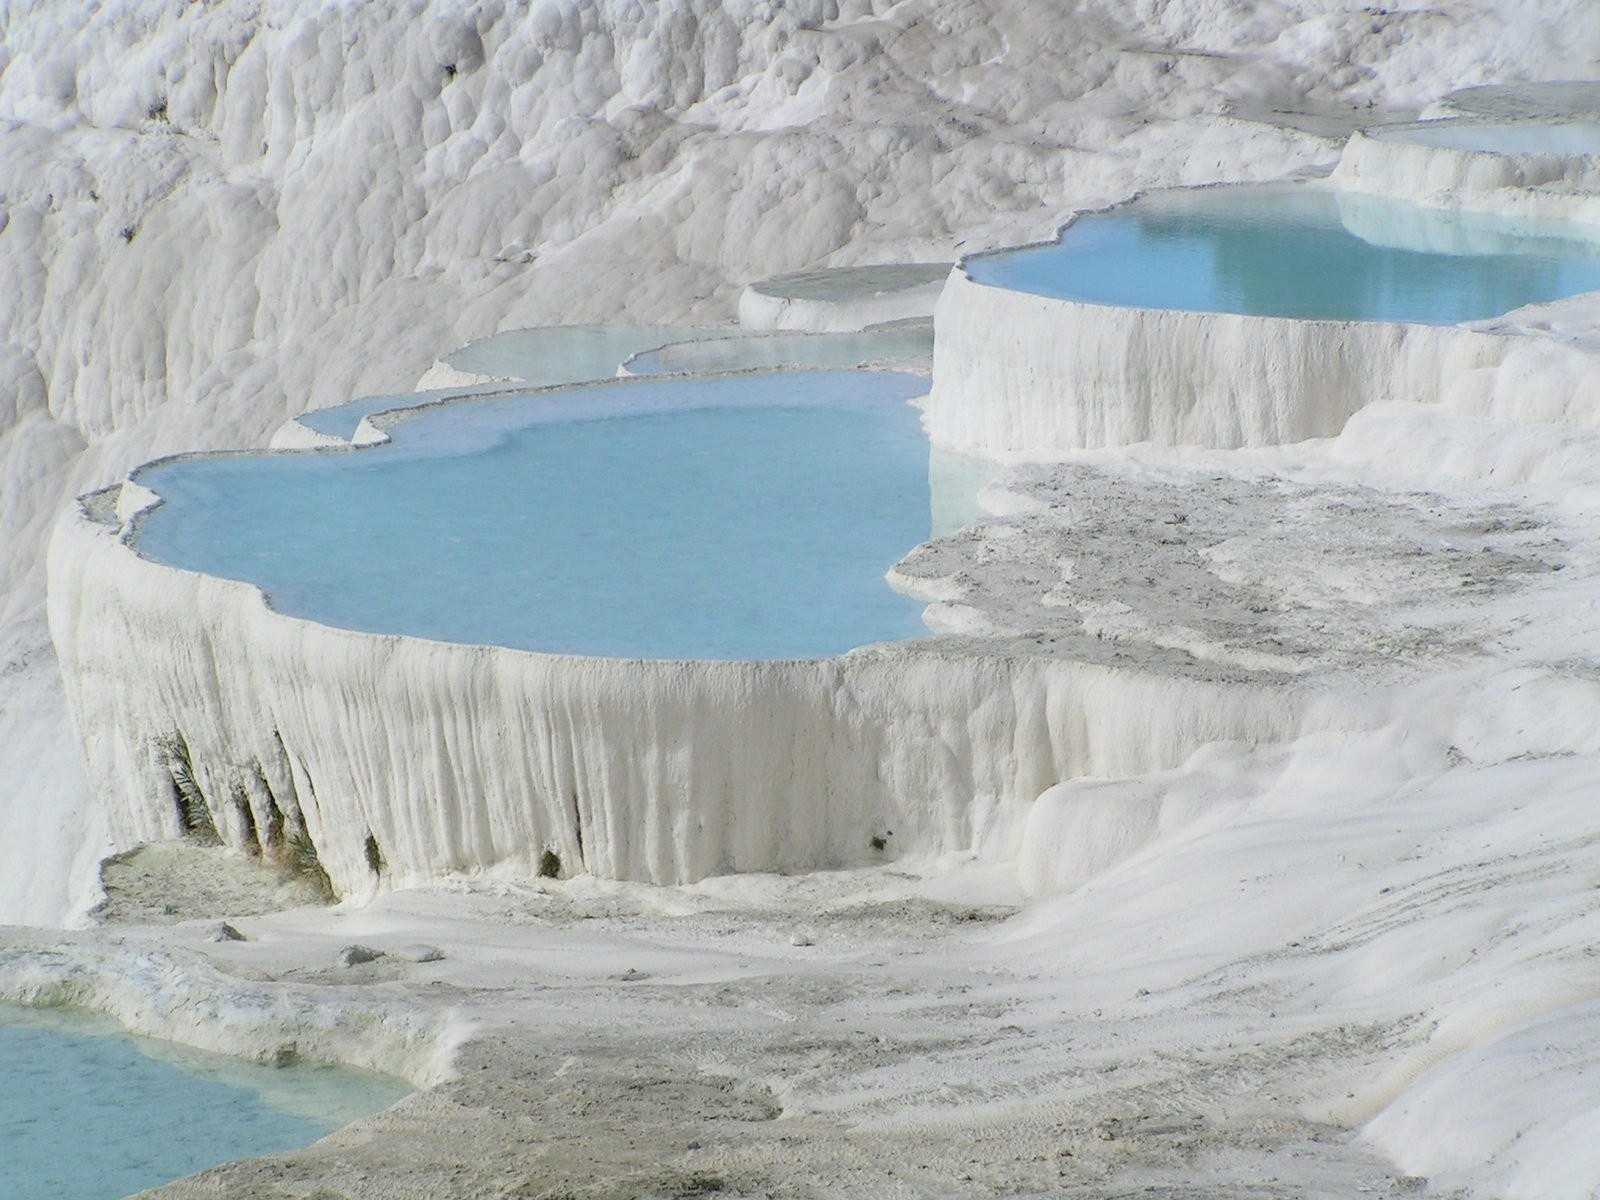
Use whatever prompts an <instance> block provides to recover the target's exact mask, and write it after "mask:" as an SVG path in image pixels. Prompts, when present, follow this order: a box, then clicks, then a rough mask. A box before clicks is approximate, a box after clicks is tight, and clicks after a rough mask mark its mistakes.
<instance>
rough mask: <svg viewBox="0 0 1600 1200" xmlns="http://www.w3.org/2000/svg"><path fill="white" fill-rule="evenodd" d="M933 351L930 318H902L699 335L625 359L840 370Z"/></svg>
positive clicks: (652, 370) (640, 367) (676, 366)
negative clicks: (879, 324) (834, 327)
mask: <svg viewBox="0 0 1600 1200" xmlns="http://www.w3.org/2000/svg"><path fill="white" fill-rule="evenodd" d="M932 357H933V323H932V322H931V321H916V322H906V323H904V324H898V325H892V326H888V327H886V328H881V329H872V330H867V331H864V332H861V333H769V334H757V335H748V334H747V335H745V336H742V337H721V338H703V339H700V340H697V341H688V342H674V343H672V344H670V345H666V346H660V347H657V348H654V349H651V350H646V351H644V352H642V353H640V354H637V355H635V356H634V357H633V358H631V359H629V360H628V370H629V371H631V372H632V373H633V374H635V375H671V374H676V373H679V372H684V373H709V372H716V371H771V370H778V369H782V368H789V369H791V370H792V369H798V368H804V369H806V370H817V371H826V370H841V369H845V368H849V367H858V366H864V365H865V364H867V363H889V362H894V363H896V364H897V365H902V364H906V363H909V362H913V361H921V360H929V359H932Z"/></svg>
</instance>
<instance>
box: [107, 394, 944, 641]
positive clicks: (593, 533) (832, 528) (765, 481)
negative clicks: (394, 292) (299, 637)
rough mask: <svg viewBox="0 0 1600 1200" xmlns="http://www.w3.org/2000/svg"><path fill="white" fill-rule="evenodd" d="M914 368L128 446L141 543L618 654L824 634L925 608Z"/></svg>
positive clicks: (912, 626)
mask: <svg viewBox="0 0 1600 1200" xmlns="http://www.w3.org/2000/svg"><path fill="white" fill-rule="evenodd" d="M925 390H926V383H925V381H922V380H919V379H916V378H912V377H909V376H905V375H897V374H887V373H872V372H854V371H850V372H846V371H838V372H828V371H807V372H794V373H782V374H772V375H757V376H746V377H737V378H723V379H711V380H694V379H686V380H676V379H674V380H662V381H640V382H631V383H613V384H608V385H600V386H595V387H588V388H577V389H572V390H570V391H564V392H559V393H554V394H546V395H544V396H538V397H518V398H495V399H488V400H477V401H469V402H463V403H458V404H452V405H446V406H443V407H438V408H434V409H431V410H426V411H423V412H420V413H418V414H417V415H414V416H413V417H412V418H411V419H409V420H407V421H405V422H402V423H400V424H398V425H395V426H394V427H393V428H392V431H391V432H392V435H393V442H392V443H391V444H390V445H387V446H381V447H377V448H374V449H369V450H361V451H331V452H320V453H315V452H313V453H287V454H250V455H231V456H210V457H201V458H194V459H188V460H179V461H173V462H168V463H164V464H159V465H157V466H154V467H151V468H146V469H144V470H143V471H141V472H140V473H139V475H138V479H139V481H140V482H142V483H143V484H145V485H146V486H147V487H149V488H151V489H152V490H154V491H155V492H157V493H158V494H160V495H161V496H162V497H163V498H164V500H165V503H164V504H162V505H160V506H159V507H157V508H156V509H155V510H153V511H152V512H150V513H149V514H148V515H147V516H146V518H145V519H144V521H143V522H142V524H141V526H140V528H139V530H138V533H137V542H136V545H137V548H138V550H139V552H140V553H141V554H143V555H144V556H146V557H148V558H151V559H154V560H155V561H158V562H162V563H166V564H169V565H171V566H176V567H183V568H187V569H190V570H195V571H201V572H205V573H207V574H211V575H219V576H223V577H226V578H230V579H239V580H245V581H248V582H251V583H254V584H257V585H259V586H260V587H261V588H263V589H264V590H265V591H266V593H267V594H268V596H269V597H270V599H271V601H272V603H273V605H274V606H275V607H277V608H278V609H280V610H281V611H284V612H286V613H291V614H294V615H296V616H302V617H306V618H309V619H311V620H314V621H320V622H322V623H324V624H328V625H335V626H342V627H345V628H351V629H361V630H367V631H371V632H378V633H399V634H409V635H412V636H417V637H425V638H434V639H438V640H443V641H451V642H467V643H490V644H495V645H502V646H511V647H516V648H521V649H528V650H543V651H553V652H563V653H577V654H590V655H604V656H611V657H625V658H634V657H648V658H709V659H781V658H799V657H820V656H827V655H833V654H838V653H841V652H843V651H845V650H849V649H851V648H853V647H856V646H861V645H865V644H868V643H872V642H879V641H887V640H898V639H902V638H908V637H914V636H917V635H919V634H923V633H925V632H926V629H925V627H924V626H923V625H922V622H921V615H920V614H921V611H922V607H923V606H922V604H921V603H920V602H917V601H914V600H911V599H910V598H908V597H906V596H903V595H901V594H899V593H897V592H895V591H894V590H893V589H891V588H890V587H889V586H888V584H887V583H886V582H885V580H884V573H885V572H886V571H887V570H888V569H889V568H890V567H891V566H893V565H894V563H895V562H896V561H898V560H899V559H900V558H901V557H902V556H903V555H904V554H905V553H906V552H907V551H909V550H910V549H912V548H913V547H914V546H915V545H917V543H919V542H921V541H923V540H925V539H926V538H927V537H928V534H929V528H930V499H929V488H928V443H927V440H926V438H925V437H924V435H923V433H922V428H921V422H920V419H919V414H918V412H917V410H916V409H915V408H913V407H912V406H911V405H910V404H909V403H908V401H909V400H911V399H912V398H913V397H915V396H918V395H920V394H921V393H922V392H923V391H925Z"/></svg>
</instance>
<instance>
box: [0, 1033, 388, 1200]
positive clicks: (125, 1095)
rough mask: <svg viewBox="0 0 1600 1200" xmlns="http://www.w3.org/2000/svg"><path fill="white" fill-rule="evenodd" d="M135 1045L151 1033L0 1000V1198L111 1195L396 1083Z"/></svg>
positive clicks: (363, 1104) (339, 1117) (218, 1157)
mask: <svg viewBox="0 0 1600 1200" xmlns="http://www.w3.org/2000/svg"><path fill="white" fill-rule="evenodd" d="M141 1046H143V1047H145V1048H146V1049H156V1048H158V1047H159V1046H160V1044H158V1043H152V1042H148V1041H140V1042H135V1041H134V1040H133V1039H131V1038H128V1037H125V1036H117V1035H112V1034H110V1033H108V1032H107V1030H106V1029H105V1023H101V1022H90V1021H88V1020H81V1021H80V1020H68V1019H62V1018H50V1017H40V1016H35V1015H30V1014H27V1013H25V1012H21V1011H18V1010H10V1009H0V1197H5V1200H118V1198H120V1197H123V1196H127V1195H130V1194H131V1193H133V1192H138V1191H143V1190H144V1189H146V1188H151V1187H155V1186H156V1185H158V1184H161V1183H166V1182H169V1181H171V1180H173V1179H178V1178H181V1177H182V1176H184V1175H189V1174H193V1173H194V1172H195V1171H200V1170H203V1169H205V1168H206V1167H212V1166H216V1165H217V1164H219V1163H223V1162H228V1161H231V1160H233V1159H237V1158H248V1157H255V1156H258V1155H262V1154H271V1153H275V1152H277V1151H281V1150H290V1149H295V1148H298V1147H300V1146H307V1145H310V1144H311V1143H312V1142H314V1141H316V1140H317V1139H319V1138H321V1137H324V1136H325V1135H327V1134H328V1133H331V1132H332V1131H333V1130H334V1129H336V1128H338V1127H340V1126H341V1125H345V1124H348V1123H349V1122H350V1121H352V1120H354V1119H356V1118H357V1117H359V1116H362V1115H365V1114H366V1113H370V1112H375V1111H377V1110H379V1109H381V1108H385V1107H387V1106H388V1105H390V1104H393V1103H394V1102H395V1101H397V1100H399V1099H400V1098H401V1097H402V1096H404V1095H405V1094H406V1092H407V1091H408V1090H409V1089H408V1088H406V1087H405V1085H404V1084H402V1083H401V1082H400V1081H398V1080H391V1079H386V1078H384V1077H380V1076H371V1075H367V1074H364V1073H361V1072H347V1071H339V1070H335V1069H332V1068H320V1067H291V1068H286V1069H282V1070H273V1069H270V1068H265V1067H256V1066H251V1065H249V1064H245V1063H239V1062H235V1061H233V1060H229V1059H225V1058H221V1057H219V1056H216V1055H204V1054H200V1053H198V1052H195V1051H190V1050H182V1049H180V1048H178V1047H165V1048H164V1050H163V1051H162V1052H163V1053H164V1054H165V1058H163V1059H157V1058H152V1057H149V1056H148V1055H146V1054H144V1053H141V1052H140V1047H141ZM179 1064H181V1066H180V1065H179ZM269 1101H270V1102H269Z"/></svg>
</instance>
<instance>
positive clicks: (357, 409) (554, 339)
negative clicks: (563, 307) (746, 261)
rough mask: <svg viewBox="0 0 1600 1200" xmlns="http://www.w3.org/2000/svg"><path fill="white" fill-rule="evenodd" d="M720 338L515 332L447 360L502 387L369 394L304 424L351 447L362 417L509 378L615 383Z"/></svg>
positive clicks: (618, 328)
mask: <svg viewBox="0 0 1600 1200" xmlns="http://www.w3.org/2000/svg"><path fill="white" fill-rule="evenodd" d="M717 332H718V331H717V330H716V329H713V328H695V327H690V326H679V325H551V326H546V327H544V328H541V329H512V330H508V331H507V332H505V333H497V334H495V335H494V336H493V337H489V338H484V339H483V340H482V341H478V342H473V343H471V344H470V345H467V346H463V347H462V348H461V349H460V350H457V351H456V352H455V353H454V354H451V355H450V356H449V357H448V358H446V359H445V362H446V363H448V364H449V365H450V366H452V367H454V368H456V370H458V371H473V372H476V373H477V374H480V375H493V376H498V377H500V379H499V380H497V381H496V382H491V383H481V384H468V385H467V386H465V387H457V388H439V389H436V390H432V391H424V392H402V393H399V394H396V395H387V396H363V397H362V398H361V399H359V400H352V401H351V402H350V403H349V404H339V405H335V406H334V407H332V408H319V409H317V410H316V411H315V412H308V413H304V414H302V415H301V416H300V417H299V418H297V419H298V420H299V422H300V424H302V425H304V426H305V427H306V428H308V429H315V430H316V431H317V432H318V433H325V434H327V435H328V436H330V437H337V438H344V439H345V440H346V441H348V440H349V439H350V438H351V437H352V436H354V434H355V431H356V426H358V425H360V424H361V421H362V418H364V417H370V416H371V415H372V414H373V413H378V412H391V411H394V410H396V409H402V408H415V407H417V406H419V405H423V404H432V403H433V402H435V401H437V400H443V399H448V398H451V397H457V396H476V395H482V394H483V393H485V392H503V391H505V390H506V388H507V387H508V386H510V385H508V384H506V383H505V382H503V380H505V379H510V380H513V381H515V382H517V383H524V384H527V385H528V386H530V387H555V386H557V385H559V384H566V383H594V382H599V381H602V380H606V379H613V378H615V377H616V374H617V368H618V367H620V366H621V365H622V361H623V359H625V358H627V357H628V356H629V355H633V354H638V353H639V352H640V351H644V350H650V349H653V348H655V347H657V346H668V345H673V344H675V343H677V342H681V341H684V340H686V339H693V338H699V337H712V336H716V334H717Z"/></svg>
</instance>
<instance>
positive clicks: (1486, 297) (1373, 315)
mask: <svg viewBox="0 0 1600 1200" xmlns="http://www.w3.org/2000/svg"><path fill="white" fill-rule="evenodd" d="M966 272H967V275H968V276H969V277H970V278H971V279H972V280H973V281H974V282H976V283H980V284H984V285H988V286H991V287H997V288H1006V289H1010V290H1013V291H1020V292H1027V293H1031V294H1034V295H1039V296H1046V297H1051V298H1055V299H1061V300H1073V301H1079V302H1082V303H1088V304H1103V305H1111V306H1116V307H1124V308H1142V309H1161V310H1168V311H1178V312H1209V313H1233V314H1238V315H1242V316H1254V317H1288V318H1295V319H1302V320H1334V321H1383V322H1401V323H1408V324H1420V325H1454V324H1458V323H1461V322H1466V321H1475V320H1482V319H1484V318H1488V317H1494V316H1499V315H1501V314H1503V313H1506V312H1509V311H1511V310H1513V309H1516V308H1521V307H1522V306H1524V305H1527V304H1534V303H1541V302H1545V301H1550V300H1557V299H1562V298H1565V297H1568V296H1573V295H1577V294H1580V293H1583V292H1590V291H1595V290H1600V241H1597V240H1591V239H1589V238H1586V237H1584V236H1583V235H1582V232H1581V230H1577V231H1575V230H1574V229H1573V227H1571V226H1570V225H1563V224H1561V223H1558V222H1553V221H1533V220H1512V219H1509V218H1503V217H1495V216H1489V215H1483V214H1477V213H1464V212H1458V211H1447V210H1442V209H1423V208H1419V207H1417V206H1415V205H1411V204H1407V203H1405V202H1403V201H1399V200H1390V199H1386V198H1383V197H1378V196H1360V197H1352V196H1348V195H1341V194H1340V193H1338V192H1336V191H1334V190H1333V189H1330V188H1327V187H1322V186H1317V185H1314V184H1262V185H1248V186H1237V187H1217V188H1197V189H1185V190H1178V191H1168V192H1157V193H1152V194H1150V195H1147V196H1144V197H1141V198H1139V199H1138V200H1135V201H1133V202H1131V203H1129V204H1126V205H1122V206H1119V207H1117V208H1114V209H1109V210H1107V211H1104V212H1097V213H1089V214H1085V215H1084V216H1081V217H1079V218H1078V219H1077V220H1075V221H1073V222H1072V224H1070V225H1069V226H1067V228H1066V229H1064V230H1063V231H1062V233H1061V237H1060V239H1059V241H1057V242H1055V243H1053V244H1050V245H1045V246H1036V247H1030V248H1026V249H1021V250H1012V251H1004V252H1001V253H997V254H989V255H981V256H977V257H975V258H972V259H969V260H968V261H967V263H966Z"/></svg>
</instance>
